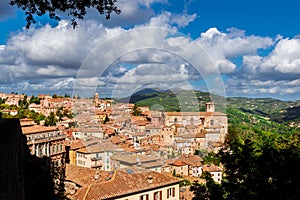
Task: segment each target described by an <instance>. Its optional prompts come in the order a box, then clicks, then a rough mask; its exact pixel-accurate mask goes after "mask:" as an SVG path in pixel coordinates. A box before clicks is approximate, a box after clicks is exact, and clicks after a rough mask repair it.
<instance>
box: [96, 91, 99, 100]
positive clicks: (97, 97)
mask: <svg viewBox="0 0 300 200" xmlns="http://www.w3.org/2000/svg"><path fill="white" fill-rule="evenodd" d="M98 99H99V94H98V92H96V93H95V101H97V100H98Z"/></svg>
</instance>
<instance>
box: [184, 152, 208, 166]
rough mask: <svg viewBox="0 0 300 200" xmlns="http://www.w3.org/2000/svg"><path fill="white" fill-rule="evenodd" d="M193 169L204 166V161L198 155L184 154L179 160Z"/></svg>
mask: <svg viewBox="0 0 300 200" xmlns="http://www.w3.org/2000/svg"><path fill="white" fill-rule="evenodd" d="M178 160H180V161H181V162H184V163H186V164H188V165H190V166H192V167H196V166H202V163H201V162H202V161H203V159H202V158H201V157H200V156H198V155H191V154H184V155H182V156H180V158H179V159H178Z"/></svg>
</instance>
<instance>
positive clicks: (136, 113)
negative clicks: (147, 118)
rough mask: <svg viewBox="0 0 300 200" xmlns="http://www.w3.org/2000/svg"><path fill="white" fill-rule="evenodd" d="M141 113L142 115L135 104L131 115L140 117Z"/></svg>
mask: <svg viewBox="0 0 300 200" xmlns="http://www.w3.org/2000/svg"><path fill="white" fill-rule="evenodd" d="M141 113H142V111H141V109H139V107H138V106H137V105H136V104H134V107H133V111H132V115H133V116H140V115H141Z"/></svg>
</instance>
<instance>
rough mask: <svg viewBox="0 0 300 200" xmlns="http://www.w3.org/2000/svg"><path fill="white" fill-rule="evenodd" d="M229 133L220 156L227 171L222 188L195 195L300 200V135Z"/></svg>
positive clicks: (234, 130) (199, 191)
mask: <svg viewBox="0 0 300 200" xmlns="http://www.w3.org/2000/svg"><path fill="white" fill-rule="evenodd" d="M229 130H230V131H229V136H228V138H227V140H226V146H225V147H224V148H223V149H222V150H221V151H220V152H219V153H218V154H217V155H216V156H217V157H219V159H220V161H221V163H222V165H223V167H224V176H223V179H222V184H221V188H219V187H218V186H216V187H215V186H213V185H212V186H213V187H211V186H209V185H208V184H206V185H205V187H206V188H205V190H204V189H203V187H202V186H201V187H198V186H197V185H195V186H194V187H193V191H194V194H195V195H204V194H217V193H218V196H217V199H226V200H227V199H228V200H230V199H239V200H244V199H245V200H246V199H253V200H260V199H287V200H288V199H299V198H300V189H299V187H298V186H297V185H299V184H300V175H299V173H296V171H297V170H298V169H299V168H300V162H299V160H300V140H299V138H300V137H299V132H298V133H293V134H285V135H284V134H276V133H268V132H261V133H260V134H257V135H255V133H253V135H251V137H249V135H248V134H245V133H243V132H242V131H241V130H239V129H232V128H230V129H229ZM247 133H248V132H247ZM220 192H222V193H223V194H222V195H220V194H219V193H220ZM199 199H201V198H199ZM208 199H211V200H212V199H214V198H212V197H210V198H208Z"/></svg>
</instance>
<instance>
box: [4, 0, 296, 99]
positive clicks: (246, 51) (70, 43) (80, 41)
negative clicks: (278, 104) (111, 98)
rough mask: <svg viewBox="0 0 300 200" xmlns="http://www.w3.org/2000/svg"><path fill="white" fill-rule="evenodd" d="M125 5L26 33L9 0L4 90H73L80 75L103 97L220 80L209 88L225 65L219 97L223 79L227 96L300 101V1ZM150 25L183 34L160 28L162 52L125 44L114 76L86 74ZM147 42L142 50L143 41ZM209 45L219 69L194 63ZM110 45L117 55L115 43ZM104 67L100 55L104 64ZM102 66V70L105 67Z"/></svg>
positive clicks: (43, 21) (143, 1) (162, 0)
mask: <svg viewBox="0 0 300 200" xmlns="http://www.w3.org/2000/svg"><path fill="white" fill-rule="evenodd" d="M118 3H119V5H120V8H121V10H122V13H121V15H119V16H114V15H113V16H112V19H111V20H109V21H106V20H105V19H103V16H98V15H97V14H96V13H95V12H94V11H93V10H91V11H90V12H89V13H88V15H87V17H86V19H85V20H84V21H79V27H78V28H77V29H75V30H73V29H72V28H71V26H70V19H67V18H64V16H63V17H62V18H63V20H62V21H60V22H55V21H49V20H48V18H47V17H42V18H36V19H37V21H38V23H37V24H36V25H34V26H32V27H31V28H30V29H29V30H26V29H25V28H24V26H25V24H26V22H25V18H24V14H23V13H22V11H20V10H17V9H16V8H11V7H9V6H8V1H7V0H2V1H0V27H1V32H0V68H1V71H2V73H1V74H0V92H7V93H10V92H19V93H27V94H39V93H50V94H53V93H60V94H64V93H72V92H73V90H74V87H75V86H74V85H75V83H76V81H78V80H79V79H80V81H81V83H83V84H84V88H85V87H89V86H90V87H91V88H92V89H95V88H94V86H95V85H96V86H97V89H96V90H99V91H100V92H101V94H103V95H104V94H106V95H116V96H126V95H128V94H129V95H130V92H129V93H128V90H127V88H133V91H134V90H137V89H140V88H143V87H145V86H149V85H152V86H153V87H162V88H165V89H166V88H168V89H170V88H171V89H172V88H183V89H190V88H193V89H198V90H207V88H210V86H207V85H205V84H204V83H205V81H206V83H207V82H208V81H207V80H205V78H207V77H203V73H204V74H205V75H207V76H210V75H211V74H212V71H214V72H216V71H217V73H216V74H214V75H213V77H214V80H215V83H213V84H214V86H213V87H211V88H214V90H213V91H211V92H216V93H218V92H217V91H216V85H222V87H221V86H220V88H219V89H220V90H223V93H222V92H221V93H220V94H224V93H225V95H226V96H247V97H272V98H277V99H281V100H299V99H300V39H299V38H300V26H299V23H300V21H299V20H300V13H299V12H298V10H297V9H298V8H299V6H300V5H299V4H300V2H297V1H292V0H285V1H263V0H262V1H258V0H252V1H238V0H228V1H221V0H185V1H178V0H136V1H125V0H119V1H118ZM48 23H50V25H49V24H48ZM149 27H161V28H165V29H169V30H174V31H176V32H177V33H178V37H177V36H174V38H173V39H170V38H161V37H160V35H156V34H158V32H159V31H158V32H151V34H150V33H149V36H147V38H146V37H145V40H147V41H149V42H153V43H155V42H157V44H155V45H154V46H155V47H161V48H163V49H164V51H162V50H159V48H157V49H152V50H147V51H146V50H145V51H144V50H135V51H132V49H130V48H129V47H126V43H124V44H123V46H122V47H119V48H121V49H122V48H123V51H121V50H120V52H126V55H123V56H121V57H116V58H114V61H113V62H111V63H110V66H107V67H106V66H105V67H106V68H105V70H104V71H105V72H104V73H102V74H101V73H100V74H99V73H94V75H95V74H97V76H95V77H92V76H90V77H84V78H83V77H79V76H78V74H79V71H83V68H84V63H89V62H87V60H88V59H90V58H91V56H89V55H90V53H91V52H92V51H93V50H94V49H95V48H100V49H101V48H104V47H103V45H102V44H103V42H104V41H107V40H109V38H111V37H113V36H116V35H119V36H121V38H118V37H117V38H118V39H119V40H120V41H124V39H125V38H131V40H134V37H132V36H131V34H132V33H134V31H135V30H138V29H141V28H142V29H143V28H149ZM143 33H144V32H143ZM146 34H147V32H146ZM180 35H181V36H182V35H183V36H184V37H181V38H180V37H179V36H180ZM109 41H111V42H112V43H116V42H117V41H113V40H109ZM137 42H138V41H135V43H136V44H134V45H133V46H135V47H139V45H142V44H139V43H137ZM140 42H142V43H143V45H145V44H144V41H140ZM121 43H122V42H121ZM101 45H102V46H101ZM115 46H117V45H115ZM170 46H171V47H172V48H170ZM199 46H200V47H201V49H203V50H204V53H205V55H206V58H209V59H211V61H212V63H213V64H214V67H215V68H213V69H214V70H209V69H208V68H207V66H206V67H205V66H203V69H202V68H201V67H199V66H201V64H200V63H199V64H197V63H196V65H198V68H197V66H193V64H195V62H194V63H193V64H192V63H191V62H189V61H191V60H193V59H194V56H195V55H194V54H195V53H194V51H196V50H197V51H198V50H199V49H198V47H199ZM107 48H110V51H111V52H117V49H113V48H114V45H111V47H107ZM116 48H118V47H116ZM126 48H127V49H126ZM102 50H103V49H102ZM200 51H201V50H200ZM183 55H184V58H183ZM101 56H102V53H101ZM101 56H100V57H101ZM206 58H204V57H203V58H201V59H202V60H205V59H206ZM101 59H102V60H103V58H102V57H101ZM101 64H102V61H101V60H99V61H98V63H97V66H98V67H99V66H100V65H101ZM89 67H90V68H93V67H92V66H89ZM101 67H102V68H103V66H100V67H99V68H101ZM102 68H101V70H100V69H98V71H99V72H100V71H103V70H102ZM95 69H96V68H93V70H95ZM96 70H97V69H96ZM204 71H205V72H204ZM206 73H207V74H206ZM99 76H100V77H99ZM85 78H86V79H85ZM207 79H208V80H212V78H207ZM166 80H168V81H166ZM207 84H208V83H207ZM209 84H212V83H209Z"/></svg>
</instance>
